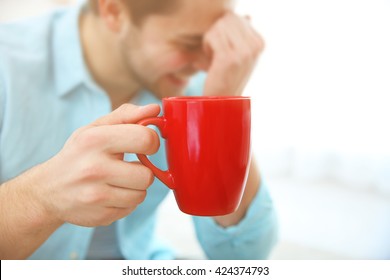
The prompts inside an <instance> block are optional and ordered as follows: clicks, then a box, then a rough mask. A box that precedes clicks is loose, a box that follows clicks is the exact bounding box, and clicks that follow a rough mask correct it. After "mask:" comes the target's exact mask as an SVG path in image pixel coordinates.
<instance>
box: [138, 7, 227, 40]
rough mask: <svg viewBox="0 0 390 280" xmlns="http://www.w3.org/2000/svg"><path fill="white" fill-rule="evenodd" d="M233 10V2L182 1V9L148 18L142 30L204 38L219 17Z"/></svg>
mask: <svg viewBox="0 0 390 280" xmlns="http://www.w3.org/2000/svg"><path fill="white" fill-rule="evenodd" d="M232 9H233V1H231V0H211V1H210V0H182V1H180V7H179V8H178V9H176V10H175V11H174V12H172V13H170V14H153V15H150V16H148V17H147V18H146V19H145V21H144V22H143V26H142V29H144V31H146V32H153V33H155V32H159V33H160V34H164V35H166V36H167V37H176V36H186V35H189V36H190V35H194V36H196V35H197V36H202V35H203V34H204V33H205V32H206V31H207V30H208V29H209V28H210V27H211V25H212V24H213V23H214V22H215V21H216V20H217V19H218V18H219V17H221V16H222V15H223V14H224V13H225V12H227V11H228V10H232Z"/></svg>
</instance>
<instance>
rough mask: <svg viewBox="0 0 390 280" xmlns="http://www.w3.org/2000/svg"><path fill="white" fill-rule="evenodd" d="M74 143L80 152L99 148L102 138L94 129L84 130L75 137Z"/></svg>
mask: <svg viewBox="0 0 390 280" xmlns="http://www.w3.org/2000/svg"><path fill="white" fill-rule="evenodd" d="M75 141H76V142H77V143H78V145H79V146H80V148H81V149H82V150H85V149H89V148H95V147H99V146H101V144H102V136H101V135H100V134H99V133H98V130H97V129H96V128H90V129H85V130H83V131H81V132H80V133H78V134H77V135H76V139H75Z"/></svg>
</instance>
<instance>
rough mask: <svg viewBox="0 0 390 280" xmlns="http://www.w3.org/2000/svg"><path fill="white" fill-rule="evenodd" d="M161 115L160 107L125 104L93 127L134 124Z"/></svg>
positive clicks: (97, 121)
mask: <svg viewBox="0 0 390 280" xmlns="http://www.w3.org/2000/svg"><path fill="white" fill-rule="evenodd" d="M159 113H160V106H158V105H157V104H150V105H146V106H136V105H133V104H123V105H122V106H120V107H119V108H118V109H116V110H114V111H113V112H111V113H110V114H108V115H105V116H103V117H101V118H99V119H97V120H95V121H94V122H93V123H91V125H92V126H101V125H114V124H134V123H137V122H139V121H140V120H143V119H145V118H149V117H155V116H157V115H158V114H159Z"/></svg>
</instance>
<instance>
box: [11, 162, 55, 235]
mask: <svg viewBox="0 0 390 280" xmlns="http://www.w3.org/2000/svg"><path fill="white" fill-rule="evenodd" d="M48 166H49V164H47V163H43V164H40V165H37V166H35V167H33V168H32V169H30V170H28V171H27V172H25V173H24V174H23V175H21V176H19V177H17V178H16V179H15V192H14V193H15V194H16V195H17V196H18V197H17V198H15V201H18V202H20V203H19V204H20V207H22V208H23V209H24V211H23V209H20V210H21V211H20V213H24V215H25V219H27V220H28V222H27V223H26V224H25V229H26V230H28V231H30V232H31V231H33V232H34V231H40V230H41V229H43V228H45V229H50V228H51V229H53V230H55V229H56V228H58V227H59V226H61V225H62V224H63V222H62V221H61V220H60V219H58V218H57V216H56V215H55V211H53V209H51V208H50V207H48V203H46V201H47V200H48V199H49V198H50V195H49V194H48V192H46V191H45V190H46V189H47V186H48V185H50V180H49V177H48V176H47V175H48V174H49V172H50V171H49V170H48ZM16 199H17V200H16Z"/></svg>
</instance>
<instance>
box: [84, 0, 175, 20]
mask: <svg viewBox="0 0 390 280" xmlns="http://www.w3.org/2000/svg"><path fill="white" fill-rule="evenodd" d="M119 1H122V2H123V3H124V4H125V5H126V6H127V7H128V11H129V13H130V16H131V19H132V20H133V22H134V23H135V24H137V25H141V24H142V22H143V20H144V19H145V18H146V17H147V16H149V15H152V14H170V13H172V12H174V11H176V10H177V8H178V6H179V1H178V0H119ZM88 8H89V9H90V10H92V11H93V12H95V13H98V3H97V0H89V1H88Z"/></svg>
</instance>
